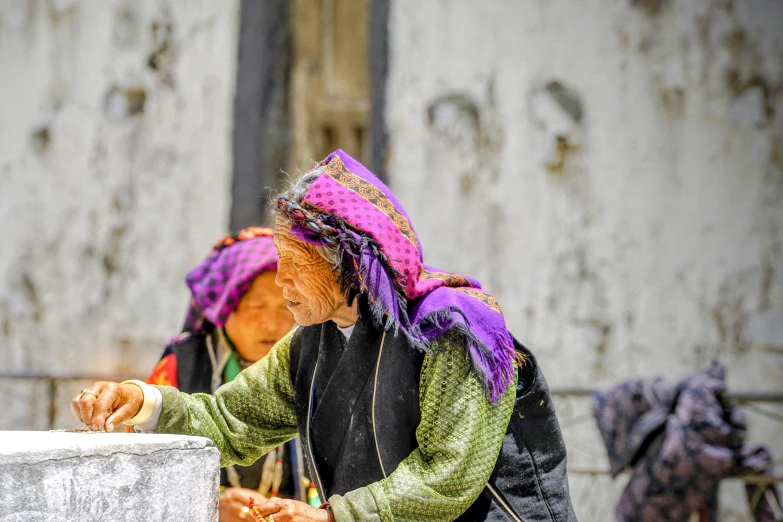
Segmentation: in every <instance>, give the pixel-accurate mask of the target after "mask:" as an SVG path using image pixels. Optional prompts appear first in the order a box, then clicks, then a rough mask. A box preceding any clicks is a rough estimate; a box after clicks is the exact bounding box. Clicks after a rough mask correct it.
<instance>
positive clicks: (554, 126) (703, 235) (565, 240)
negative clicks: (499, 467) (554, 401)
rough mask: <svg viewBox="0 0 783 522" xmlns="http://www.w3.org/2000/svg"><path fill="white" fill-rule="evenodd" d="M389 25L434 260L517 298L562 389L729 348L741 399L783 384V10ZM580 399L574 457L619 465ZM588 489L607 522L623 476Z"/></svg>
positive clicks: (635, 6) (555, 12) (665, 10)
mask: <svg viewBox="0 0 783 522" xmlns="http://www.w3.org/2000/svg"><path fill="white" fill-rule="evenodd" d="M389 34H390V44H389V45H390V68H389V81H388V91H387V106H386V119H387V124H388V126H389V134H390V164H389V177H390V179H391V184H392V187H393V188H394V190H395V192H396V193H397V194H398V196H399V197H400V199H401V201H403V202H404V204H405V205H406V208H407V210H408V211H409V212H410V214H411V216H412V218H413V221H414V223H415V224H416V226H417V231H418V232H419V234H420V235H421V237H422V242H423V244H424V246H425V256H426V257H425V261H427V262H429V263H430V264H433V265H436V266H440V267H442V268H446V269H452V270H457V271H464V272H465V273H467V274H469V275H472V276H475V277H477V278H479V279H480V280H481V281H483V282H484V283H485V284H486V286H487V287H488V288H489V289H490V290H492V291H493V292H495V293H496V295H497V297H498V299H499V301H500V302H501V304H502V305H503V307H504V310H505V312H506V315H507V318H508V322H509V323H510V326H511V327H512V329H513V331H514V332H515V333H516V334H517V336H518V337H519V338H520V339H521V340H522V341H523V342H525V343H526V344H529V345H530V346H531V348H533V349H534V351H535V352H536V353H537V355H538V357H539V358H540V360H541V363H542V365H543V367H544V370H545V371H546V372H547V378H548V380H549V383H550V385H552V386H554V387H564V386H585V387H603V386H607V385H610V384H612V383H614V382H616V381H618V380H620V379H623V378H625V377H627V376H634V375H653V374H661V375H664V376H666V377H668V378H678V377H680V376H682V375H683V374H684V373H686V372H688V371H692V370H694V369H697V368H702V367H704V366H706V365H707V364H708V363H709V361H710V360H711V359H712V358H713V357H715V356H720V357H722V358H723V360H724V361H725V362H726V363H727V365H728V367H729V380H730V384H731V388H732V389H733V390H766V391H773V392H782V391H783V389H782V388H783V332H781V328H782V327H781V325H782V324H783V4H781V3H780V2H776V1H774V0H769V1H762V0H737V1H734V2H731V1H720V0H677V1H675V0H671V1H665V0H660V1H632V0H626V1H609V0H590V1H584V2H573V1H570V0H552V1H548V2H519V1H516V0H491V1H487V2H468V1H467V0H464V1H463V0H433V1H431V2H420V1H418V2H417V1H414V0H397V1H395V2H393V3H392V8H391V14H390V25H389ZM560 408H561V415H562V417H563V424H564V430H565V432H566V437H567V440H568V444H569V448H570V459H571V463H572V464H574V465H575V466H587V465H591V466H605V465H606V463H605V458H604V452H603V449H602V446H601V444H600V441H599V439H598V438H597V436H596V434H595V433H594V431H592V430H593V427H592V421H591V419H590V416H589V403H588V401H586V400H577V399H571V400H564V401H560ZM749 417H750V423H751V429H750V436H751V438H752V439H753V440H755V441H766V442H769V443H770V444H771V446H772V449H773V451H774V452H775V453H776V455H777V458H778V460H779V461H780V460H781V459H783V440H781V438H780V436H779V434H780V425H779V422H775V421H772V420H769V419H768V418H766V417H763V416H760V415H758V414H754V413H753V412H749ZM572 483H573V486H574V500H575V503H576V504H577V507H578V509H579V510H580V513H581V518H580V520H607V519H608V517H609V516H610V515H609V514H610V513H611V500H610V496H608V495H607V493H606V492H607V490H608V489H610V488H609V487H608V483H609V480H608V479H606V480H604V479H599V480H593V479H584V478H580V477H577V476H574V477H572ZM616 487H617V486H616ZM729 487H730V488H732V487H733V486H729ZM735 489H738V488H735ZM727 498H728V497H727ZM737 505H738V507H737V508H736V509H737V511H736V512H735V511H731V509H734V508H732V507H731V506H728V507H727V508H726V509H727V511H725V512H724V518H722V520H742V519H743V517H745V516H746V514H745V513H744V511H743V506H742V504H741V503H738V504H737Z"/></svg>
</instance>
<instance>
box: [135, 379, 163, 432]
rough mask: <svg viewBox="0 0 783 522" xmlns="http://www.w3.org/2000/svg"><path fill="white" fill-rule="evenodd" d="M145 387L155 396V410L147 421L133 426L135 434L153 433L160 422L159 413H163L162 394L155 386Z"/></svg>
mask: <svg viewBox="0 0 783 522" xmlns="http://www.w3.org/2000/svg"><path fill="white" fill-rule="evenodd" d="M145 386H149V388H150V392H151V393H152V394H153V395H154V396H155V408H154V409H153V410H152V413H151V414H150V417H149V418H148V419H147V420H145V421H144V422H140V423H138V424H136V425H135V426H134V429H135V431H136V433H154V432H155V430H156V429H157V427H158V422H160V412H161V411H163V394H162V393H160V390H159V389H157V388H156V387H155V386H150V385H149V384H147V385H145Z"/></svg>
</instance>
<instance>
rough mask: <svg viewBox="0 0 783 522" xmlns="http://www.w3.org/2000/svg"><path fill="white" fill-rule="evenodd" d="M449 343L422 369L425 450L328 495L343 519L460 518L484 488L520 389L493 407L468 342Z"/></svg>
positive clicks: (422, 444) (422, 441) (419, 431)
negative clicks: (383, 474)
mask: <svg viewBox="0 0 783 522" xmlns="http://www.w3.org/2000/svg"><path fill="white" fill-rule="evenodd" d="M443 342H444V343H445V344H446V346H443V347H442V348H441V350H439V351H438V353H436V354H430V355H427V356H426V357H425V359H424V365H423V367H422V371H421V378H420V379H421V380H420V384H421V386H420V391H419V403H420V405H421V424H419V427H418V429H417V430H416V438H417V439H418V442H419V447H418V448H417V449H416V450H414V451H413V452H412V453H411V454H410V455H409V456H408V457H406V458H405V459H404V460H403V461H402V462H401V463H400V465H399V466H398V467H397V469H396V470H394V471H393V472H392V473H391V474H390V475H389V476H388V477H387V478H385V479H383V480H380V481H378V482H374V483H372V484H370V485H368V486H367V487H363V488H359V489H356V490H354V491H350V492H348V493H346V494H345V495H344V496H340V495H333V496H332V497H330V498H329V502H330V504H331V505H332V509H333V511H334V514H335V519H336V520H337V521H338V522H347V521H358V520H376V521H378V520H380V521H391V520H411V521H413V520H416V521H435V520H454V519H455V518H457V517H458V516H460V515H461V514H462V513H463V512H464V511H465V510H467V508H468V507H470V505H471V504H472V503H473V502H474V501H475V500H476V498H478V496H479V494H480V493H481V491H482V489H484V486H485V485H486V483H487V480H488V479H489V476H490V474H491V473H492V469H493V468H494V466H495V461H496V460H497V456H498V454H499V453H500V447H501V444H502V442H503V436H504V435H505V432H506V427H507V426H508V421H509V419H510V417H511V413H512V411H513V408H514V397H515V386H509V388H508V390H507V391H506V392H505V393H504V394H503V395H502V396H501V397H500V399H498V401H497V402H496V403H495V404H490V402H489V401H488V400H487V398H486V396H485V394H484V390H483V389H482V387H481V383H480V382H479V381H478V379H477V378H476V376H475V375H474V374H473V372H472V371H471V369H470V363H469V361H468V360H467V359H466V357H465V345H464V341H463V340H461V339H459V340H456V339H454V340H451V341H448V340H445V341H443Z"/></svg>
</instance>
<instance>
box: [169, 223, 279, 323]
mask: <svg viewBox="0 0 783 522" xmlns="http://www.w3.org/2000/svg"><path fill="white" fill-rule="evenodd" d="M273 234H274V233H273V231H272V230H271V229H269V228H259V227H251V228H246V229H244V230H242V231H241V232H240V233H239V234H236V235H233V236H228V237H225V238H223V239H221V240H220V241H218V243H217V244H216V245H215V246H214V247H213V249H212V251H211V252H210V253H209V255H208V256H207V258H206V259H204V261H202V262H201V264H200V265H198V266H197V267H195V268H194V269H192V270H191V271H190V272H188V275H187V276H186V277H185V283H186V284H187V285H188V288H190V292H191V295H192V299H191V301H190V307H189V308H188V313H187V315H186V317H185V324H184V325H183V327H182V332H183V334H188V333H189V334H199V333H202V332H203V331H204V329H205V324H206V322H209V323H211V324H213V325H215V326H218V327H220V326H224V325H225V324H226V320H227V319H228V316H229V315H231V312H233V311H234V309H235V308H236V307H237V305H238V304H239V300H240V299H242V296H243V295H244V294H245V292H247V290H248V289H249V288H250V285H252V284H253V281H254V280H255V279H256V278H257V277H258V276H259V275H261V273H263V272H266V271H267V270H276V269H277V250H275V245H274V242H273V239H272V236H273Z"/></svg>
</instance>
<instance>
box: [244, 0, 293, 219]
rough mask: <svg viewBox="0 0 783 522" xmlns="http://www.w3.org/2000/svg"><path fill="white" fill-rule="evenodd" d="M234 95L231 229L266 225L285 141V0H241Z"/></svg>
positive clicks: (287, 55)
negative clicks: (268, 206) (269, 203)
mask: <svg viewBox="0 0 783 522" xmlns="http://www.w3.org/2000/svg"><path fill="white" fill-rule="evenodd" d="M237 61H238V63H237V65H238V66H237V80H236V94H235V98H234V132H233V147H232V148H233V159H234V167H233V178H232V183H231V214H230V218H229V222H230V228H231V231H232V232H237V231H239V230H240V229H242V228H245V227H248V226H251V225H260V224H269V223H270V219H269V217H268V215H267V212H266V205H267V201H268V198H269V196H270V193H271V190H272V187H274V186H275V185H276V184H277V174H276V173H277V172H278V171H279V170H280V169H281V168H282V167H283V165H284V164H285V159H286V157H287V151H288V144H289V135H290V132H289V117H288V96H287V93H288V76H289V74H288V73H289V69H290V63H291V30H290V2H289V0H241V5H240V24H239V51H238V58H237Z"/></svg>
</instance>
